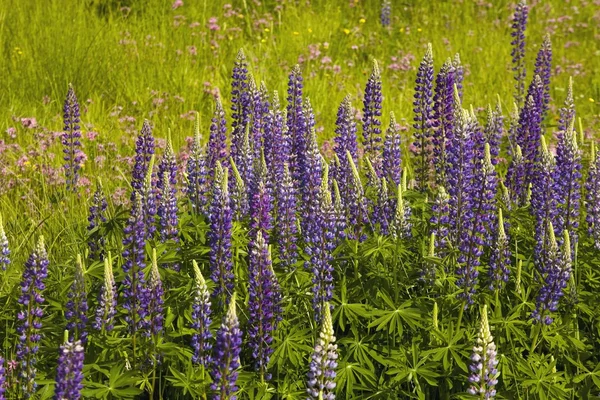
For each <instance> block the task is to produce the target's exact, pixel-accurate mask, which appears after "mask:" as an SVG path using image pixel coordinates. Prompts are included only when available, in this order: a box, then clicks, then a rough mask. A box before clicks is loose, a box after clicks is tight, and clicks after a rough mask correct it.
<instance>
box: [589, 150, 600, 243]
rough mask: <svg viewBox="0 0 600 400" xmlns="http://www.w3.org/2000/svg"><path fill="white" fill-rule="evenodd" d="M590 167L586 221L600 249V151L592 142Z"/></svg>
mask: <svg viewBox="0 0 600 400" xmlns="http://www.w3.org/2000/svg"><path fill="white" fill-rule="evenodd" d="M591 155H592V156H591V162H590V169H589V172H588V176H587V180H586V183H585V190H586V192H587V193H586V197H585V200H586V202H585V204H586V210H587V215H586V222H587V224H588V232H589V234H590V236H591V237H592V240H593V242H594V247H595V248H596V249H597V250H600V153H596V146H595V144H594V142H592V151H591Z"/></svg>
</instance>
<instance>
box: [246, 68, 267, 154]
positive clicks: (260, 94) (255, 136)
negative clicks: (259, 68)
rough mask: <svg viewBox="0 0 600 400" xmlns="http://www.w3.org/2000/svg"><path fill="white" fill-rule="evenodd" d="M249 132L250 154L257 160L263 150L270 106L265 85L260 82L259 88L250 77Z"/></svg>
mask: <svg viewBox="0 0 600 400" xmlns="http://www.w3.org/2000/svg"><path fill="white" fill-rule="evenodd" d="M249 90H250V121H249V125H250V132H251V142H252V153H253V156H254V159H259V158H260V154H261V152H262V151H263V149H264V137H265V131H266V129H267V120H268V119H269V111H270V106H271V104H270V103H269V95H268V90H267V85H266V84H265V83H264V82H261V84H260V87H258V86H257V84H256V83H255V81H254V77H253V76H252V75H250V89H249Z"/></svg>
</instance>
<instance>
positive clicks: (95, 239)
mask: <svg viewBox="0 0 600 400" xmlns="http://www.w3.org/2000/svg"><path fill="white" fill-rule="evenodd" d="M107 206H108V203H107V202H106V196H105V195H104V191H103V190H102V184H101V183H100V181H98V183H97V185H96V191H95V192H94V196H93V197H92V203H91V204H90V208H89V214H88V227H87V230H88V233H90V238H89V239H88V247H89V249H90V253H89V258H91V259H92V260H100V261H101V260H102V259H103V258H104V243H105V239H104V237H103V236H102V235H100V233H99V232H96V230H97V229H98V228H99V227H100V225H101V224H103V223H105V222H106V207H107Z"/></svg>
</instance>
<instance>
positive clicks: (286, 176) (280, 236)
mask: <svg viewBox="0 0 600 400" xmlns="http://www.w3.org/2000/svg"><path fill="white" fill-rule="evenodd" d="M278 182H279V184H278V185H277V216H276V224H275V233H276V236H277V243H278V245H279V260H280V261H279V262H280V264H281V265H282V267H283V268H284V269H288V268H291V267H292V266H293V265H294V264H295V263H296V261H297V260H298V246H297V245H296V241H297V240H298V224H297V222H298V217H296V190H295V188H294V182H293V181H292V175H291V173H290V169H289V167H288V164H287V163H285V164H284V166H283V179H282V180H281V181H278Z"/></svg>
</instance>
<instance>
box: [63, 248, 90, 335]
mask: <svg viewBox="0 0 600 400" xmlns="http://www.w3.org/2000/svg"><path fill="white" fill-rule="evenodd" d="M83 274H84V272H83V262H82V261H81V255H79V254H77V261H76V262H75V279H74V281H73V285H71V290H70V291H69V293H68V297H69V301H68V302H67V305H66V311H65V318H66V319H67V330H68V331H69V334H70V335H69V339H70V340H71V341H73V340H80V341H81V343H83V344H85V343H87V330H86V325H87V321H88V317H87V312H88V304H87V292H86V290H85V279H84V275H83Z"/></svg>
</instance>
